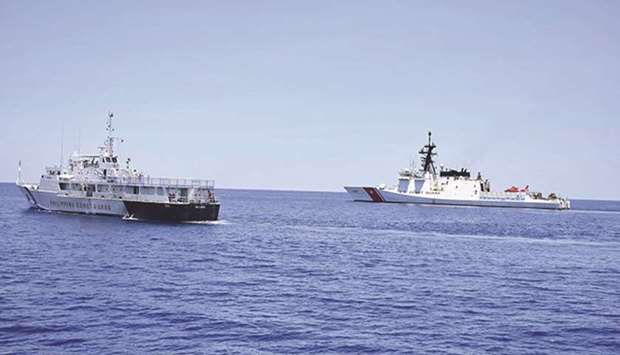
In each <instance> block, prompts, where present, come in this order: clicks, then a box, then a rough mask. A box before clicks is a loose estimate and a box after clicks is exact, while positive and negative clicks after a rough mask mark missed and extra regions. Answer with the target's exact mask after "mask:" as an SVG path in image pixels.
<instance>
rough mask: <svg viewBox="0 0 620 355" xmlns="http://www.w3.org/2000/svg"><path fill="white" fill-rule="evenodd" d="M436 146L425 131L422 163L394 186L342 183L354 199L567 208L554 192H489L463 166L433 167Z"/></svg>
mask: <svg viewBox="0 0 620 355" xmlns="http://www.w3.org/2000/svg"><path fill="white" fill-rule="evenodd" d="M435 148H436V145H435V144H434V143H433V142H432V141H431V133H430V132H429V133H428V144H427V145H425V146H424V147H423V148H422V150H420V152H419V154H420V155H421V160H422V166H421V167H420V168H419V169H417V170H415V169H413V168H411V169H404V170H402V171H401V172H400V174H399V177H398V185H397V186H395V187H390V188H387V187H385V185H381V186H378V187H371V186H345V190H346V191H347V192H348V193H349V194H350V195H351V197H352V198H353V200H355V201H367V202H396V203H419V204H428V205H457V206H479V207H520V208H542V209H555V210H563V209H569V208H570V201H569V200H568V199H566V198H561V197H558V196H556V194H555V193H551V194H549V195H548V196H547V197H544V196H543V195H542V194H541V193H539V192H530V191H529V187H525V188H522V189H519V188H517V187H515V186H512V187H511V188H509V189H506V190H505V191H504V192H492V191H491V184H490V183H489V181H488V180H483V178H482V176H481V175H480V174H478V176H477V177H476V178H472V177H471V175H470V173H469V171H467V170H465V169H460V170H453V169H444V168H443V166H441V167H440V169H439V171H437V170H436V168H435V162H434V157H435V156H436V155H437V153H435V151H434V150H435Z"/></svg>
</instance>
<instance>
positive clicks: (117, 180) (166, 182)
mask: <svg viewBox="0 0 620 355" xmlns="http://www.w3.org/2000/svg"><path fill="white" fill-rule="evenodd" d="M60 181H61V182H67V183H86V184H101V183H104V184H105V183H108V184H117V185H129V186H149V187H158V186H162V187H179V188H205V189H210V190H212V189H213V188H214V187H215V181H214V180H200V179H186V178H163V177H150V176H120V177H119V176H108V177H106V178H103V177H99V178H97V179H92V178H87V177H83V178H80V177H79V176H77V177H74V178H72V179H66V178H61V179H60Z"/></svg>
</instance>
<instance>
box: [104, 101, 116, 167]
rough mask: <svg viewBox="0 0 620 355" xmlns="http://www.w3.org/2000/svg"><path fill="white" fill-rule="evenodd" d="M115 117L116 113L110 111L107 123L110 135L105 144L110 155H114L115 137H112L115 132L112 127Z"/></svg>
mask: <svg viewBox="0 0 620 355" xmlns="http://www.w3.org/2000/svg"><path fill="white" fill-rule="evenodd" d="M113 117H114V113H112V112H110V113H108V121H107V123H106V131H107V132H108V137H107V138H106V141H105V146H106V150H107V153H108V154H109V155H110V156H113V155H114V151H113V150H114V137H112V133H113V132H114V128H113V127H112V118H113Z"/></svg>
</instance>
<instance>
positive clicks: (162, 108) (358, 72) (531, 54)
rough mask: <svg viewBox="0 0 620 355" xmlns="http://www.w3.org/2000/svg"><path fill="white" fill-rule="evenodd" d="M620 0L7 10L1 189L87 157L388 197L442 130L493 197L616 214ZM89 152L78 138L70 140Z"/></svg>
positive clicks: (449, 156)
mask: <svg viewBox="0 0 620 355" xmlns="http://www.w3.org/2000/svg"><path fill="white" fill-rule="evenodd" d="M619 15H620V2H618V1H608V2H605V1H531V2H528V1H512V2H508V1H488V2H487V1H485V2H477V1H424V2H422V1H419V2H416V1H397V2H390V1H368V2H364V1H350V2H347V1H331V2H321V1H305V2H302V1H278V2H271V1H247V2H246V1H213V2H209V1H166V2H161V3H158V2H155V1H144V2H139V1H58V2H56V1H7V0H4V1H0V60H1V62H0V63H1V65H0V120H1V123H2V128H1V130H0V132H1V133H0V181H14V180H15V176H16V165H17V161H18V160H19V159H21V160H22V161H23V163H24V174H25V177H26V178H27V179H28V180H33V181H35V180H37V176H38V175H39V174H40V173H41V172H42V171H43V169H44V167H45V166H46V165H51V164H53V163H56V162H58V160H59V154H60V138H61V132H62V127H63V125H64V142H65V144H64V146H65V153H67V154H65V155H66V156H68V154H69V153H70V152H71V151H73V150H76V149H77V148H78V141H80V144H79V146H80V148H81V151H82V152H85V151H95V150H96V147H98V146H100V145H101V144H102V142H103V139H104V136H105V131H104V126H105V117H106V113H107V112H108V111H113V112H115V113H116V116H117V118H116V127H117V133H118V134H119V135H120V136H122V137H124V138H125V139H126V142H125V143H124V144H122V146H121V154H122V155H124V156H127V155H128V156H130V157H131V158H132V160H133V161H134V162H135V164H136V166H137V167H138V168H141V169H142V170H144V171H145V172H146V173H148V174H150V175H152V176H155V175H162V176H191V177H196V178H213V179H216V184H217V186H219V187H238V188H278V189H307V190H335V191H336V190H337V191H341V190H342V186H343V185H348V184H371V185H377V184H380V183H388V184H394V183H395V182H396V176H397V171H398V170H399V169H400V168H403V167H406V166H407V165H408V164H409V161H410V160H411V158H412V157H413V156H414V155H415V153H416V152H417V150H419V148H420V146H421V145H422V144H424V142H425V140H426V132H427V131H428V130H432V131H433V134H434V138H435V139H434V140H435V142H436V143H437V145H438V147H439V148H438V152H439V159H440V161H441V162H443V163H444V165H446V166H451V167H455V168H456V167H459V168H460V167H462V166H466V167H470V168H471V169H472V170H473V171H474V173H475V172H477V171H479V170H480V171H482V172H483V175H485V176H486V177H488V178H489V179H490V180H491V182H492V187H493V188H496V189H504V188H505V187H507V186H510V185H512V184H515V185H526V184H529V185H530V186H531V187H532V188H533V189H534V190H541V191H543V192H547V193H548V192H551V191H555V192H558V193H559V194H560V195H565V196H569V197H584V198H608V199H620V181H619V180H618V176H620V156H619V154H618V153H619V151H620V149H619V148H620V139H619V135H620V120H619V119H620V117H619V114H620V65H619V64H620V22H619V21H618V16H619ZM78 137H80V139H78Z"/></svg>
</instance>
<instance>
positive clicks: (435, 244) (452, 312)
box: [0, 184, 620, 354]
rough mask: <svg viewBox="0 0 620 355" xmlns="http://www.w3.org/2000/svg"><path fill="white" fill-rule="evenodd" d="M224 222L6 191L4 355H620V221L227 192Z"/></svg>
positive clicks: (618, 214) (589, 211)
mask: <svg viewBox="0 0 620 355" xmlns="http://www.w3.org/2000/svg"><path fill="white" fill-rule="evenodd" d="M218 196H219V198H220V200H221V201H222V210H221V218H222V221H221V222H218V223H215V224H208V225H198V224H183V225H181V224H177V225H171V224H157V223H143V222H131V221H123V220H121V219H119V218H114V217H97V216H79V215H67V214H57V213H44V212H36V211H32V210H29V209H28V208H27V203H26V201H25V198H24V197H23V196H21V194H20V193H19V191H18V190H17V189H16V188H15V186H13V185H11V184H1V185H0V202H1V203H0V235H1V237H0V243H1V248H0V353H40V354H42V353H45V354H48V353H59V354H66V353H71V352H79V353H84V352H86V353H106V354H113V353H147V352H148V353H175V354H182V353H214V352H226V353H404V352H413V353H449V354H484V353H500V354H527V353H532V354H533V353H536V354H571V353H574V354H588V353H590V354H618V353H620V203H618V202H599V201H574V202H573V206H574V208H575V209H573V210H571V211H562V212H557V211H537V210H515V209H495V208H486V209H480V208H462V207H430V206H415V205H396V204H372V203H355V202H352V201H350V200H349V199H348V197H347V195H346V194H344V193H317V192H276V191H251V190H220V191H218Z"/></svg>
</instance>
